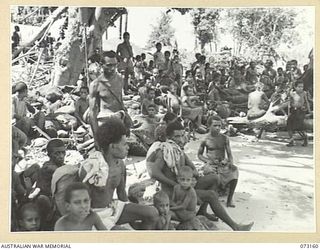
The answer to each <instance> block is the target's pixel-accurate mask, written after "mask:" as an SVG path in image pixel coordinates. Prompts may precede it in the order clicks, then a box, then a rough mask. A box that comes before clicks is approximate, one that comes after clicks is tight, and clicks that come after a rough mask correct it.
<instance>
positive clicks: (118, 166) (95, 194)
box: [89, 117, 159, 230]
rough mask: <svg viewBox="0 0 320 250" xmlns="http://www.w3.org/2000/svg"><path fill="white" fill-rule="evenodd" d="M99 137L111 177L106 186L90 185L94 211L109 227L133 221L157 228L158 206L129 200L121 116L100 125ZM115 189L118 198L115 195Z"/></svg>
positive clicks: (123, 128)
mask: <svg viewBox="0 0 320 250" xmlns="http://www.w3.org/2000/svg"><path fill="white" fill-rule="evenodd" d="M97 140H98V141H97V142H98V144H99V147H100V149H101V153H102V163H101V164H102V165H106V166H107V167H108V176H107V181H106V183H104V185H103V186H95V185H93V184H91V185H89V188H90V191H91V192H90V193H91V207H92V209H93V211H95V212H96V213H97V214H98V215H99V216H100V217H101V219H102V222H103V223H104V225H105V226H106V228H107V229H111V228H113V227H114V226H115V225H122V224H125V223H130V224H131V225H132V226H133V227H134V228H136V229H148V230H152V229H155V224H156V222H157V221H158V216H159V215H158V211H157V209H156V208H154V207H151V206H145V205H140V204H136V203H128V202H127V201H128V197H127V192H126V189H125V188H126V167H125V165H124V162H123V159H124V158H125V157H126V156H127V154H128V149H129V147H128V145H127V139H126V128H125V126H124V124H123V123H122V121H121V120H120V119H119V118H117V117H108V118H107V119H106V121H105V123H104V124H102V125H101V126H99V128H98V131H97ZM89 183H90V179H89ZM115 191H116V193H117V197H118V200H115V199H114V198H113V197H114V192H115Z"/></svg>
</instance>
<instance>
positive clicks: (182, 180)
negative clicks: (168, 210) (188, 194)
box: [177, 166, 193, 189]
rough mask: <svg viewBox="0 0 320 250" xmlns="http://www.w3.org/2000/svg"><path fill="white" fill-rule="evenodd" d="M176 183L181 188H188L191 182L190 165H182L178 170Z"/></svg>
mask: <svg viewBox="0 0 320 250" xmlns="http://www.w3.org/2000/svg"><path fill="white" fill-rule="evenodd" d="M177 179H178V183H179V184H180V185H181V187H182V188H183V189H189V188H190V187H191V186H192V182H193V172H192V169H191V168H190V167H187V166H183V167H181V168H180V169H179V171H178V176H177Z"/></svg>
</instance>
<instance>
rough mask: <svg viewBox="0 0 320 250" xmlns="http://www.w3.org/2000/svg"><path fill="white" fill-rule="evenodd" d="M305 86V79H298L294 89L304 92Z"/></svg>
mask: <svg viewBox="0 0 320 250" xmlns="http://www.w3.org/2000/svg"><path fill="white" fill-rule="evenodd" d="M303 87H304V84H303V81H301V80H300V81H299V80H298V81H296V82H295V83H294V89H295V90H296V92H297V93H302V92H303Z"/></svg>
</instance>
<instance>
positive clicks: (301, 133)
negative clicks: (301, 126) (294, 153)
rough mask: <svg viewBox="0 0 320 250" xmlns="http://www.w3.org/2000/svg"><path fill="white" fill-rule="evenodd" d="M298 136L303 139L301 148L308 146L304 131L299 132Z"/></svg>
mask: <svg viewBox="0 0 320 250" xmlns="http://www.w3.org/2000/svg"><path fill="white" fill-rule="evenodd" d="M299 134H300V136H301V137H302V139H303V143H302V145H301V146H303V147H306V146H308V135H307V133H306V132H304V131H300V132H299Z"/></svg>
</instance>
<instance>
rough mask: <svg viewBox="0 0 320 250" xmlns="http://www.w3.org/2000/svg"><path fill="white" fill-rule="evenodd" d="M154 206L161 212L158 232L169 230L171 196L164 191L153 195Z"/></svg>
mask: <svg viewBox="0 0 320 250" xmlns="http://www.w3.org/2000/svg"><path fill="white" fill-rule="evenodd" d="M153 205H154V207H155V208H156V209H157V210H158V212H159V220H158V221H157V223H156V230H169V228H170V221H171V214H170V200H169V196H168V195H167V194H166V193H165V192H164V191H159V192H157V193H155V194H154V195H153Z"/></svg>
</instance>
